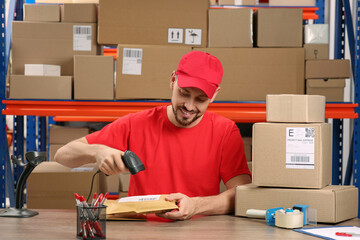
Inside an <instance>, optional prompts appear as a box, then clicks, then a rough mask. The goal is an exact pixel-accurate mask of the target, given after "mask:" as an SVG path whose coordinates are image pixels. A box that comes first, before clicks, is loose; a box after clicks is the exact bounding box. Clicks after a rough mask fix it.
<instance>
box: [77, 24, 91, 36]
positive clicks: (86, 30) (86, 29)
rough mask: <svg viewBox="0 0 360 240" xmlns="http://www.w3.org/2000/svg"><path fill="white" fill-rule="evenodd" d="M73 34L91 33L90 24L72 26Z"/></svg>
mask: <svg viewBox="0 0 360 240" xmlns="http://www.w3.org/2000/svg"><path fill="white" fill-rule="evenodd" d="M74 34H79V35H83V34H84V35H91V27H90V26H74Z"/></svg>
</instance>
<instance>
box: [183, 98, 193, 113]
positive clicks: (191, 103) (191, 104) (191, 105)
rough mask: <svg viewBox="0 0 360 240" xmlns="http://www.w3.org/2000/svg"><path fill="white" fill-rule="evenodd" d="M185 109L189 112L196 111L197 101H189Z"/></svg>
mask: <svg viewBox="0 0 360 240" xmlns="http://www.w3.org/2000/svg"><path fill="white" fill-rule="evenodd" d="M185 108H186V110H188V111H193V110H195V101H194V100H193V99H188V100H187V101H186V102H185Z"/></svg>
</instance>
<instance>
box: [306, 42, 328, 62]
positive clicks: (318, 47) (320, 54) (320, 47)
mask: <svg viewBox="0 0 360 240" xmlns="http://www.w3.org/2000/svg"><path fill="white" fill-rule="evenodd" d="M304 49H305V60H322V59H325V60H327V59H329V44H304Z"/></svg>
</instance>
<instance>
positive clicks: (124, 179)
mask: <svg viewBox="0 0 360 240" xmlns="http://www.w3.org/2000/svg"><path fill="white" fill-rule="evenodd" d="M119 175H120V191H122V192H127V191H129V184H130V178H131V174H130V173H122V174H119Z"/></svg>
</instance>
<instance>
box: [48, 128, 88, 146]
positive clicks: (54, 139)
mask: <svg viewBox="0 0 360 240" xmlns="http://www.w3.org/2000/svg"><path fill="white" fill-rule="evenodd" d="M87 134H89V129H88V128H79V127H64V126H57V125H51V126H50V130H49V143H50V144H63V145H64V144H66V143H68V142H71V141H72V140H75V139H78V138H81V137H84V136H85V135H87Z"/></svg>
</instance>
